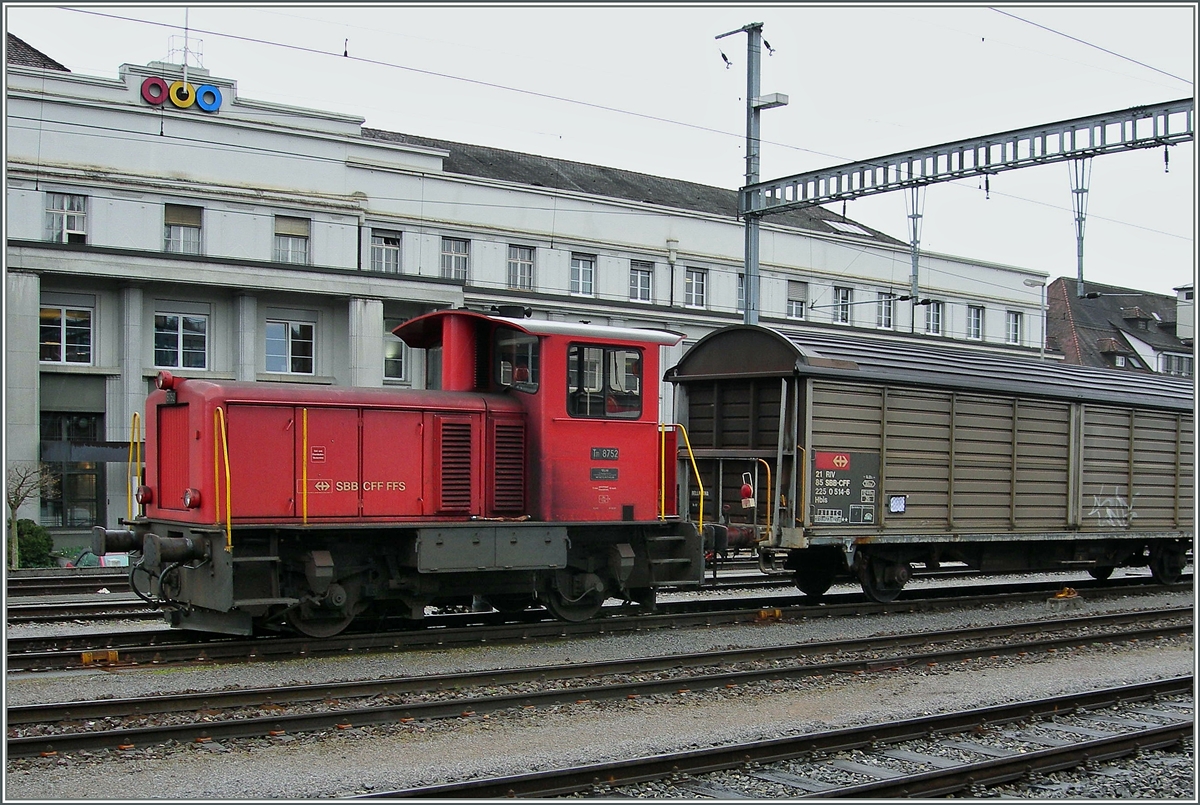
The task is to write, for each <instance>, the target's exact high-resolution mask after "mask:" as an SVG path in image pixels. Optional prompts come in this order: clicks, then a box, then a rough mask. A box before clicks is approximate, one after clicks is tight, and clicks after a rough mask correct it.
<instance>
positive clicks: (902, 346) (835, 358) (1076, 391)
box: [666, 324, 1193, 411]
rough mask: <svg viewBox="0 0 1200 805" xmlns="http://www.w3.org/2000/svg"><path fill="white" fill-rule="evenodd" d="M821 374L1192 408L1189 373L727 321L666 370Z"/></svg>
mask: <svg viewBox="0 0 1200 805" xmlns="http://www.w3.org/2000/svg"><path fill="white" fill-rule="evenodd" d="M792 375H798V376H801V377H824V378H830V379H838V380H845V381H850V382H855V381H858V382H872V383H885V384H888V385H899V386H918V387H928V386H933V387H940V388H946V389H954V390H959V391H972V392H982V393H988V392H991V393H998V394H1002V395H1005V396H1020V397H1040V398H1049V399H1062V400H1071V401H1078V402H1089V403H1106V404H1117V405H1128V406H1133V407H1138V408H1164V409H1170V410H1179V411H1185V410H1186V411H1191V410H1192V408H1193V390H1192V384H1191V382H1190V381H1189V380H1185V379H1181V378H1174V377H1168V376H1164V375H1153V374H1142V373H1137V374H1135V373H1124V372H1117V371H1112V370H1106V369H1096V368H1091V367H1086V366H1074V365H1067V364H1060V363H1052V362H1049V361H1045V360H1037V359H1033V358H1024V357H1021V356H1015V355H1003V354H998V353H995V352H987V351H985V350H978V349H970V348H967V347H955V348H950V347H938V346H931V345H925V344H914V343H911V342H906V341H902V340H899V339H894V338H870V337H865V336H862V337H855V336H849V335H842V334H838V333H834V334H829V333H824V332H805V333H796V334H787V335H785V334H784V333H781V332H779V331H777V330H772V329H770V328H767V327H761V326H756V325H745V324H741V325H733V326H730V327H725V328H722V329H720V330H716V331H714V332H712V333H709V334H708V335H706V336H705V337H703V338H701V339H700V340H699V341H697V342H696V344H695V345H693V346H692V348H691V349H690V350H688V352H687V354H685V355H684V356H683V359H682V360H680V362H679V363H678V364H677V365H676V366H675V367H673V368H671V369H669V370H668V371H667V373H666V379H667V380H668V381H670V382H673V383H688V382H692V381H696V380H704V379H720V378H735V377H790V376H792Z"/></svg>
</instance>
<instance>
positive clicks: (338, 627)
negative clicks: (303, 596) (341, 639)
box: [287, 606, 354, 639]
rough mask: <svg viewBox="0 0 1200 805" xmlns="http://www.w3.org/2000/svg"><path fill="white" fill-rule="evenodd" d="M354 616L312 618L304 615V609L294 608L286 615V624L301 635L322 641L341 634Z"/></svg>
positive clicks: (312, 616)
mask: <svg viewBox="0 0 1200 805" xmlns="http://www.w3.org/2000/svg"><path fill="white" fill-rule="evenodd" d="M352 620H354V615H353V614H350V615H323V616H319V617H318V616H314V615H307V614H305V613H304V607H302V606H300V607H296V608H295V609H293V610H292V611H290V612H288V614H287V622H288V624H289V625H290V626H291V627H292V628H293V629H295V630H296V631H297V632H299V633H300V634H302V635H306V636H308V637H315V638H317V639H324V638H326V637H333V636H334V635H338V634H341V633H342V631H344V630H345V628H346V627H347V626H349V625H350V621H352Z"/></svg>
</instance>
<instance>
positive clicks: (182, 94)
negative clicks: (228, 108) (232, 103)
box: [142, 76, 221, 112]
mask: <svg viewBox="0 0 1200 805" xmlns="http://www.w3.org/2000/svg"><path fill="white" fill-rule="evenodd" d="M167 99H170V101H171V105H172V106H177V107H179V108H180V109H187V108H188V107H190V106H192V105H195V106H199V107H200V108H201V109H203V110H204V111H205V112H216V111H219V110H220V108H221V90H219V89H217V88H216V87H214V86H213V85H212V84H201V85H200V86H198V87H193V86H192V85H191V84H185V83H184V82H182V81H175V82H173V83H171V84H169V85H168V84H167V82H166V81H164V80H163V79H161V78H156V77H154V76H151V77H150V78H147V79H146V80H145V81H143V82H142V100H144V101H145V102H146V103H148V104H150V105H151V106H162V105H163V104H164V103H165V102H166V101H167Z"/></svg>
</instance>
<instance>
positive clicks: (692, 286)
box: [683, 268, 708, 307]
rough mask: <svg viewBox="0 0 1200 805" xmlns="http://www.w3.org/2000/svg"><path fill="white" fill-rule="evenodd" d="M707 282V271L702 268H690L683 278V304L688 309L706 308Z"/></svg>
mask: <svg viewBox="0 0 1200 805" xmlns="http://www.w3.org/2000/svg"><path fill="white" fill-rule="evenodd" d="M707 282H708V272H707V271H705V270H704V269H702V268H689V269H688V270H687V273H686V274H684V276H683V304H684V305H685V306H687V307H704V306H705V298H706V297H705V285H706V284H707Z"/></svg>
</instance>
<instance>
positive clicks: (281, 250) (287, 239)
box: [275, 215, 311, 265]
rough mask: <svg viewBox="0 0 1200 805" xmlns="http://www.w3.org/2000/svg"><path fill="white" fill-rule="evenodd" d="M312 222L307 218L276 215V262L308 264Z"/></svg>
mask: <svg viewBox="0 0 1200 805" xmlns="http://www.w3.org/2000/svg"><path fill="white" fill-rule="evenodd" d="M310 224H311V222H310V221H309V220H308V219H307V218H289V217H287V216H286V215H276V216H275V262H277V263H296V264H299V265H308V233H309V227H310Z"/></svg>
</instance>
